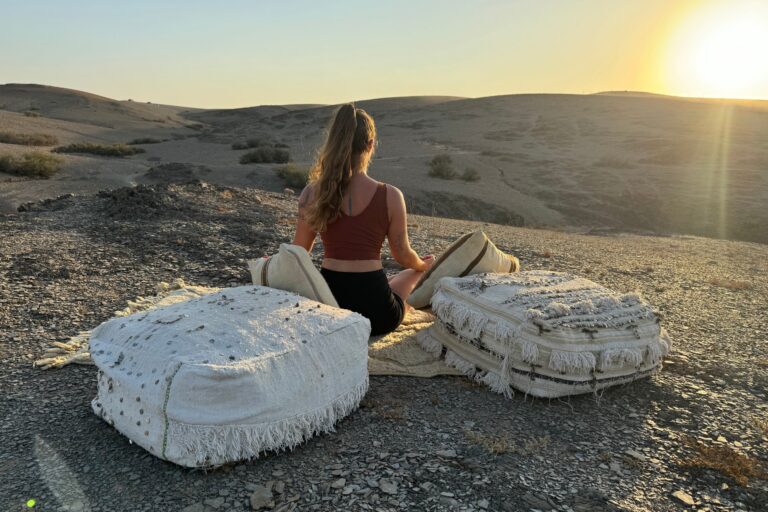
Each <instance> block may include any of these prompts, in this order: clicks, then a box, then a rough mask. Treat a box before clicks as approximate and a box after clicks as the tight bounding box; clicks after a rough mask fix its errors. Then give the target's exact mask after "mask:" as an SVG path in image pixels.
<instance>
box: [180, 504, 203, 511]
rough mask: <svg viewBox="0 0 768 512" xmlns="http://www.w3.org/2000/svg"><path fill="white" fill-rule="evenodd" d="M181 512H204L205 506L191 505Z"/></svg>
mask: <svg viewBox="0 0 768 512" xmlns="http://www.w3.org/2000/svg"><path fill="white" fill-rule="evenodd" d="M181 512H205V505H203V504H202V503H193V504H192V505H187V506H186V507H184V508H183V509H181Z"/></svg>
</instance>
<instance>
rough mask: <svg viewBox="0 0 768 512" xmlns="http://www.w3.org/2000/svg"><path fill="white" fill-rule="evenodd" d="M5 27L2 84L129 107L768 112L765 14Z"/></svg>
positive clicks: (257, 17)
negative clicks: (466, 100) (682, 106)
mask: <svg viewBox="0 0 768 512" xmlns="http://www.w3.org/2000/svg"><path fill="white" fill-rule="evenodd" d="M0 20H1V21H2V30H0V83H40V84H47V85H56V86H61V87H69V88H73V89H79V90H84V91H88V92H91V93H95V94H100V95H103V96H108V97H111V98H115V99H121V100H124V99H129V98H131V99H134V100H136V101H152V102H156V103H165V104H173V105H184V106H191V107H204V108H224V107H242V106H250V105H260V104H289V103H340V102H344V101H350V100H360V99H368V98H377V97H390V96H412V95H453V96H468V97H480V96H490V95H498V94H515V93H539V92H540V93H594V92H599V91H606V90H640V91H647V92H656V93H662V94H674V95H684V96H710V97H737V98H757V99H760V98H762V99H768V58H766V57H765V55H767V54H768V35H766V34H768V0H476V1H471V2H470V1H450V0H441V1H438V0H410V1H405V0H378V1H375V2H374V1H367V0H356V1H348V0H337V1H331V0H328V1H317V0H313V1H310V0H282V1H268V0H249V1H246V0H219V1H216V2H214V1H211V0H206V1H200V0H184V1H181V0H153V1H148V0H133V1H131V2H118V1H116V0H99V1H87V0H80V1H78V0H71V1H67V2H63V1H60V0H26V1H23V2H22V1H19V0H16V1H9V0H0Z"/></svg>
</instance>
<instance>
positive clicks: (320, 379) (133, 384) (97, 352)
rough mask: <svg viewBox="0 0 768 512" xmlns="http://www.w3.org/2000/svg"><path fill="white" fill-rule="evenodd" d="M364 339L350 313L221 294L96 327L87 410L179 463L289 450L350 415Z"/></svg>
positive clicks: (364, 380) (362, 384) (240, 290)
mask: <svg viewBox="0 0 768 512" xmlns="http://www.w3.org/2000/svg"><path fill="white" fill-rule="evenodd" d="M369 335H370V323H369V321H368V320H367V319H366V318H364V317H363V316H361V315H359V314H357V313H353V312H351V311H347V310H343V309H338V308H333V307H330V306H327V305H325V304H321V303H319V302H315V301H312V300H309V299H306V298H304V297H301V296H299V295H296V294H294V293H290V292H285V291H282V290H275V289H273V288H267V287H263V286H240V287H236V288H226V289H223V290H221V291H219V292H216V293H212V294H210V295H204V296H202V297H199V298H195V299H191V300H189V301H186V302H182V303H179V304H174V305H171V306H167V307H161V308H159V309H154V310H151V311H145V312H141V313H136V314H133V315H130V316H127V317H123V318H115V319H112V320H110V321H108V322H105V323H103V324H101V325H100V326H99V327H97V328H96V329H95V330H94V331H93V334H92V336H91V341H90V352H91V356H92V358H93V360H94V362H95V363H96V365H97V366H98V368H99V376H98V395H97V397H96V398H95V399H94V400H93V402H92V407H93V410H94V411H95V412H96V414H98V415H99V416H101V417H102V418H103V419H104V420H106V421H107V422H108V423H109V424H110V425H113V426H114V427H115V428H117V429H118V430H119V431H120V432H121V433H123V434H124V435H125V436H127V437H128V438H129V439H130V440H132V441H133V442H135V443H137V444H139V445H140V446H142V447H143V448H145V449H146V450H148V451H149V452H150V453H152V454H154V455H156V456H158V457H161V458H163V459H166V460H169V461H171V462H175V463H176V464H180V465H182V466H188V467H208V466H216V465H220V464H224V463H226V462H230V461H236V460H240V459H248V458H252V457H256V456H258V455H259V453H261V452H264V451H267V450H280V449H285V448H292V447H294V446H296V445H297V444H299V443H301V442H302V441H304V440H305V439H307V438H309V437H311V436H313V435H314V434H316V433H319V432H327V431H331V430H333V427H334V424H335V423H336V422H337V421H338V420H340V419H341V418H343V417H344V416H346V415H347V414H349V413H350V412H351V411H353V410H354V409H355V408H357V406H358V404H359V402H360V400H361V399H362V397H363V395H364V394H365V392H366V390H367V387H368V369H367V362H368V337H369Z"/></svg>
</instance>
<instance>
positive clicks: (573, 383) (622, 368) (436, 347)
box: [419, 270, 670, 397]
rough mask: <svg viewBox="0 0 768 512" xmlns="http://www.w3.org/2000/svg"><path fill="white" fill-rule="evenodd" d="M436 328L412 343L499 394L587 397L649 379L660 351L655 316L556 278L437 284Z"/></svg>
mask: <svg viewBox="0 0 768 512" xmlns="http://www.w3.org/2000/svg"><path fill="white" fill-rule="evenodd" d="M432 309H433V311H434V313H435V315H436V317H437V321H436V322H435V323H434V324H433V325H432V327H430V328H429V329H427V330H425V331H423V333H422V335H421V336H420V339H419V341H420V343H421V345H422V346H423V347H424V348H425V349H426V350H428V351H430V352H433V353H444V354H445V361H446V363H448V364H449V365H451V366H454V367H456V368H458V369H459V370H461V371H462V372H464V373H465V374H466V375H467V376H469V377H471V378H474V379H476V380H478V381H481V382H484V383H486V384H488V385H489V386H490V387H491V389H493V390H494V391H496V392H499V393H503V394H504V395H506V396H509V395H511V394H512V389H511V388H516V389H518V390H521V391H523V392H525V393H526V394H530V395H534V396H539V397H558V396H564V395H574V394H578V393H588V392H594V391H597V390H600V389H603V388H605V387H608V386H613V385H616V384H621V383H625V382H630V381H632V380H635V379H638V378H640V377H646V376H648V375H650V374H652V373H653V372H654V371H656V370H657V369H658V368H659V367H660V363H661V359H662V357H663V356H664V355H666V354H667V353H668V352H669V347H670V340H669V338H668V336H667V334H666V332H665V331H664V330H663V329H662V328H661V326H660V324H659V317H658V315H657V314H656V313H655V312H654V311H653V310H652V309H651V307H650V306H649V305H648V304H646V303H645V302H643V301H642V300H641V299H640V298H639V297H638V296H637V295H636V294H624V295H621V294H618V293H615V292H612V291H610V290H608V289H606V288H604V287H602V286H600V285H598V284H596V283H594V282H592V281H589V280H587V279H584V278H580V277H576V276H572V275H569V274H565V273H561V272H550V271H543V270H534V271H527V272H520V273H517V274H479V275H476V276H472V277H466V278H445V279H442V280H441V281H440V283H439V284H438V286H437V288H436V290H435V295H434V296H433V297H432Z"/></svg>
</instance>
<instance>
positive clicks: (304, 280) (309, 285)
mask: <svg viewBox="0 0 768 512" xmlns="http://www.w3.org/2000/svg"><path fill="white" fill-rule="evenodd" d="M248 268H249V269H250V270H251V279H252V280H253V284H260V285H262V286H270V287H272V288H278V289H280V290H287V291H290V292H295V293H298V294H299V295H301V296H303V297H307V298H308V299H312V300H316V301H318V302H322V303H323V304H328V305H329V306H334V307H339V304H338V303H337V302H336V299H335V298H334V297H333V293H332V292H331V289H330V288H328V283H326V282H325V279H324V278H323V276H322V274H320V272H319V271H318V270H317V268H315V265H314V264H313V263H312V258H311V257H310V256H309V253H308V252H307V250H306V249H304V248H303V247H301V246H298V245H293V244H280V249H279V250H278V252H277V254H275V255H274V256H270V257H268V258H261V259H258V260H250V261H248Z"/></svg>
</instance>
